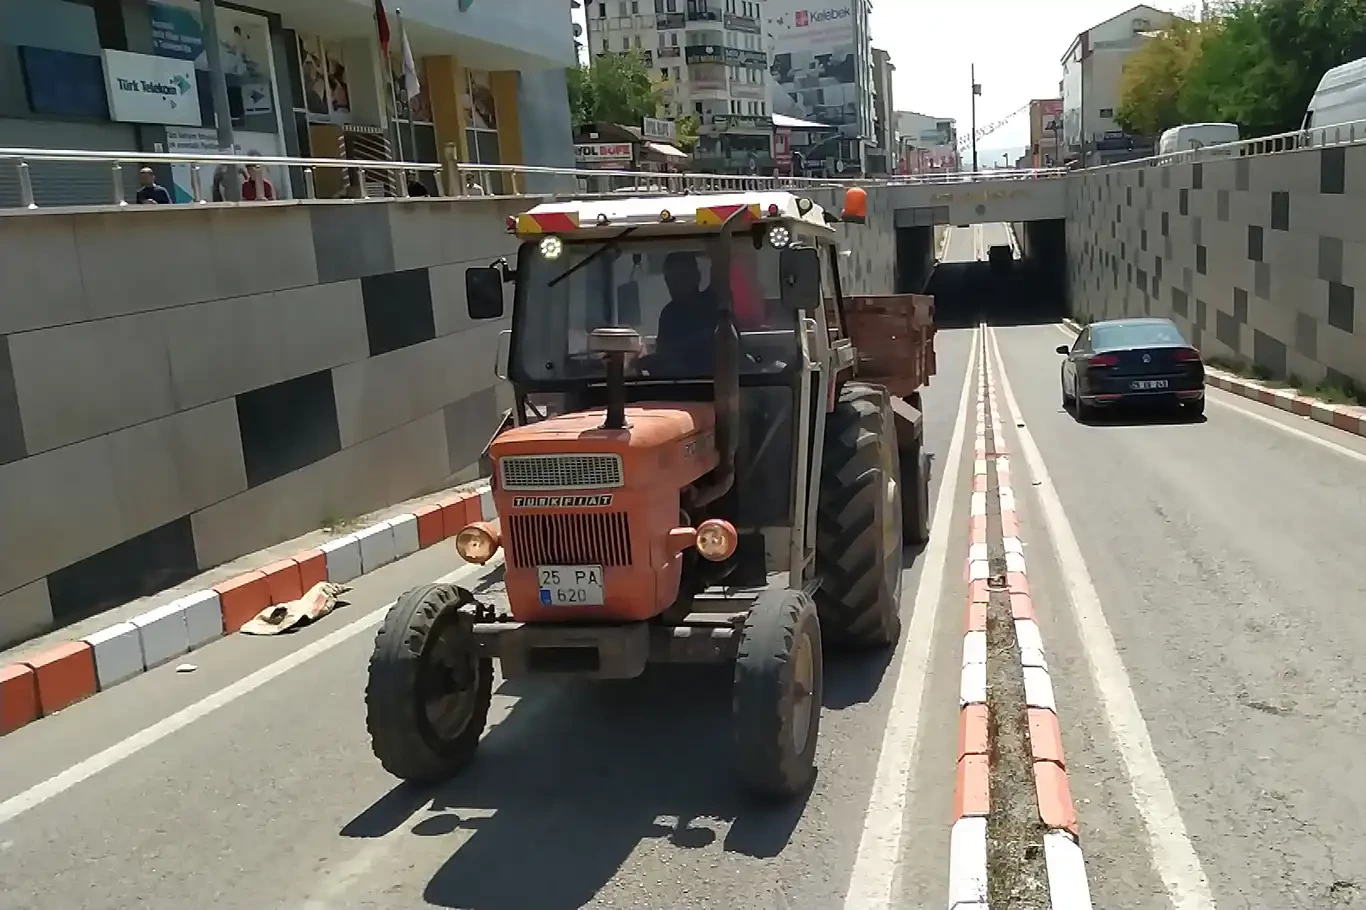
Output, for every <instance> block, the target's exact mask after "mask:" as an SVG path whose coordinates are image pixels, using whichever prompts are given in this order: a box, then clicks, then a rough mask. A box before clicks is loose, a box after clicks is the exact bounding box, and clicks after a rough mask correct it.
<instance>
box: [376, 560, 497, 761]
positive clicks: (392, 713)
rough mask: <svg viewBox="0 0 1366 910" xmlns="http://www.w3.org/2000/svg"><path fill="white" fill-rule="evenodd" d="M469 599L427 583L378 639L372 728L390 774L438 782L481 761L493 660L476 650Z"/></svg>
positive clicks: (395, 611) (392, 614)
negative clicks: (466, 610)
mask: <svg viewBox="0 0 1366 910" xmlns="http://www.w3.org/2000/svg"><path fill="white" fill-rule="evenodd" d="M468 596H469V595H467V594H465V593H464V592H463V591H461V590H460V589H459V588H457V587H455V586H453V585H423V586H421V587H418V588H414V589H412V590H411V591H409V592H407V593H406V594H404V595H403V596H402V597H400V598H399V599H398V601H397V602H396V603H395V604H394V605H393V607H391V608H390V609H389V612H388V614H387V615H386V616H385V617H384V623H383V624H382V625H381V626H380V629H379V632H378V633H377V634H376V636H375V650H374V652H373V653H372V654H371V656H370V675H369V680H368V681H367V683H366V686H365V726H366V728H367V729H368V730H369V731H370V745H371V748H372V749H373V751H374V753H375V757H376V758H378V759H379V762H380V764H381V765H383V766H384V770H386V771H388V772H389V773H390V774H392V775H394V776H395V777H397V778H400V779H402V780H410V781H415V782H418V783H433V782H436V781H440V780H444V779H446V778H448V777H452V776H454V775H455V774H456V773H458V772H459V771H461V770H462V769H464V767H465V766H466V765H467V764H469V762H470V760H471V759H473V758H474V751H475V749H476V748H478V746H479V738H480V736H482V735H483V733H484V725H485V723H486V722H487V720H488V712H489V702H490V700H491V699H492V697H493V661H491V660H489V659H488V658H486V657H479V656H478V653H477V652H476V651H475V647H474V624H473V620H472V618H471V617H469V616H467V615H463V614H461V613H460V612H459V610H460V607H461V606H462V605H463V604H464V602H465V600H464V599H465V598H466V597H468Z"/></svg>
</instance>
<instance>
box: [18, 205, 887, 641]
mask: <svg viewBox="0 0 1366 910" xmlns="http://www.w3.org/2000/svg"><path fill="white" fill-rule="evenodd" d="M813 195H815V196H816V197H817V201H818V202H820V203H822V204H825V205H829V206H834V205H835V204H836V203H837V200H836V198H835V194H834V193H830V192H818V193H816V194H813ZM822 197H828V198H822ZM530 204H534V202H530V201H528V200H525V199H522V200H496V199H482V200H459V201H455V200H440V199H429V200H418V199H413V200H407V201H404V202H401V203H395V202H385V201H383V200H374V201H373V202H371V203H355V202H346V203H330V202H318V203H312V204H302V205H287V206H269V207H239V208H231V207H203V208H201V207H197V206H177V207H174V208H169V209H167V208H159V207H147V208H142V209H139V208H136V207H130V208H129V210H127V211H120V212H97V211H91V212H82V213H72V212H69V211H68V212H65V213H63V212H52V213H48V212H41V211H40V212H37V213H32V214H30V213H23V214H16V215H13V216H11V217H0V516H3V520H0V646H3V645H4V644H7V643H10V642H13V641H17V640H21V639H23V638H27V637H29V636H31V635H34V634H37V633H40V632H42V631H45V630H46V629H48V628H51V627H52V626H53V625H55V624H60V623H62V622H64V621H67V620H74V619H77V618H81V617H83V616H86V615H89V614H92V613H95V612H98V611H99V610H101V609H105V608H107V607H109V606H113V605H115V604H118V603H122V602H124V601H126V600H129V599H132V598H135V597H138V596H141V595H143V594H148V593H152V592H155V591H158V590H161V589H164V588H166V587H169V586H171V585H174V584H176V583H178V582H180V581H182V580H184V579H186V578H188V577H190V576H193V575H195V574H197V573H198V572H199V571H201V570H203V569H207V568H209V567H212V566H216V565H219V564H221V563H224V562H226V561H228V560H231V559H234V558H236V557H238V556H241V555H243V554H245V553H250V552H253V551H255V550H258V549H261V548H263V547H266V546H270V545H273V544H275V543H279V542H281V541H283V540H288V539H290V538H292V537H295V536H297V535H299V534H303V533H306V532H308V531H310V530H312V529H314V528H317V527H319V526H320V525H322V524H324V523H325V522H327V521H329V520H336V519H344V518H349V517H352V516H355V515H360V514H364V513H366V512H369V511H372V510H375V509H378V508H382V507H384V506H387V505H389V504H392V503H396V502H401V501H403V500H405V499H408V498H410V497H413V496H417V495H420V494H422V493H425V492H428V491H432V490H437V489H441V488H442V487H444V486H447V485H449V484H451V483H456V482H461V481H465V480H472V479H474V478H475V477H476V476H477V474H478V460H479V456H480V455H481V454H482V452H483V448H484V445H485V443H486V442H487V441H488V438H489V435H490V434H491V432H492V429H493V424H494V422H495V420H496V419H497V417H498V415H500V414H501V413H502V411H503V409H504V408H506V407H509V406H510V399H511V395H510V390H509V389H508V387H507V386H506V384H505V383H499V382H497V381H496V380H495V378H494V373H493V371H494V358H495V356H496V351H497V348H498V334H499V332H501V331H502V330H503V329H504V328H506V326H507V322H506V320H503V321H498V322H490V323H474V322H472V321H471V320H470V319H469V317H468V314H467V312H466V307H465V291H464V287H465V285H464V272H465V269H466V267H467V266H469V265H471V264H480V265H482V264H486V263H488V262H491V261H492V260H494V259H495V258H497V257H499V256H508V257H509V258H512V257H513V256H514V255H515V240H514V239H513V238H511V237H510V236H509V235H508V234H507V232H506V229H505V219H506V217H507V216H508V215H509V214H512V213H514V212H517V211H521V210H524V209H525V208H527V207H528V206H529V205H530ZM890 206H891V203H890V201H889V200H887V199H874V200H870V211H869V215H870V219H869V221H870V223H869V224H868V225H866V226H851V227H849V228H848V230H849V231H850V232H851V234H850V240H851V241H853V242H852V243H850V244H849V245H848V248H851V249H852V252H851V254H850V256H849V257H848V258H847V259H846V260H845V272H846V275H847V280H846V289H847V290H849V291H850V292H852V293H885V292H890V291H891V290H892V282H893V280H894V278H893V276H894V272H895V249H896V247H895V232H894V229H893V227H892V211H891V207H890ZM855 231H856V232H857V233H852V232H855Z"/></svg>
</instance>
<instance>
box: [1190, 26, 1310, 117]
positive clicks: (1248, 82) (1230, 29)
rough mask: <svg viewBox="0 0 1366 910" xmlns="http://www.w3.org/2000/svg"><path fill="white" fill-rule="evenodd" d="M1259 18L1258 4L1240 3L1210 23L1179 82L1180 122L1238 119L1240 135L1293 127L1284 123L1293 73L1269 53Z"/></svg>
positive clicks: (1301, 109) (1302, 111)
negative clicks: (1285, 96)
mask: <svg viewBox="0 0 1366 910" xmlns="http://www.w3.org/2000/svg"><path fill="white" fill-rule="evenodd" d="M1260 16H1261V11H1260V7H1259V6H1258V5H1253V4H1243V5H1240V6H1238V7H1235V8H1233V9H1231V10H1228V11H1226V13H1225V15H1223V16H1221V17H1220V18H1219V19H1218V20H1217V21H1216V22H1215V23H1214V24H1213V25H1212V27H1211V29H1210V32H1209V34H1207V35H1206V39H1205V41H1204V42H1202V44H1201V53H1200V58H1199V59H1198V60H1197V61H1196V62H1195V64H1194V65H1193V66H1192V67H1191V69H1190V72H1189V73H1187V76H1186V82H1185V84H1184V85H1183V86H1182V96H1181V114H1182V120H1183V121H1184V122H1187V123H1198V122H1220V123H1236V124H1238V126H1239V129H1240V131H1241V132H1242V134H1243V135H1244V136H1259V135H1266V134H1268V133H1277V132H1282V131H1283V130H1285V129H1293V127H1294V124H1293V123H1291V124H1290V125H1288V126H1283V125H1282V124H1283V123H1285V119H1286V118H1285V114H1284V109H1285V108H1286V104H1287V102H1285V100H1284V99H1283V97H1282V95H1283V93H1284V88H1285V85H1286V84H1287V81H1288V80H1289V79H1291V77H1292V73H1291V72H1290V71H1289V68H1288V67H1287V65H1286V63H1285V62H1284V61H1283V60H1280V59H1278V58H1277V57H1276V56H1275V55H1274V54H1273V53H1272V51H1271V47H1270V45H1269V44H1268V42H1267V37H1266V34H1265V31H1264V29H1263V24H1262V22H1261V21H1260ZM1316 81H1317V80H1316ZM1311 91H1312V89H1311ZM1299 110H1300V115H1301V116H1303V114H1304V107H1303V105H1301V107H1300V109H1299Z"/></svg>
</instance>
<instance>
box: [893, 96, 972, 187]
mask: <svg viewBox="0 0 1366 910" xmlns="http://www.w3.org/2000/svg"><path fill="white" fill-rule="evenodd" d="M892 121H893V124H894V128H895V131H896V137H897V138H896V141H897V157H898V161H897V166H898V168H899V169H900V173H903V174H924V173H929V172H933V171H956V170H959V169H960V164H961V162H960V156H959V153H958V121H956V120H954V119H953V118H952V117H932V116H930V115H929V114H918V113H916V112H915V111H896V112H895V113H894V114H893V115H892Z"/></svg>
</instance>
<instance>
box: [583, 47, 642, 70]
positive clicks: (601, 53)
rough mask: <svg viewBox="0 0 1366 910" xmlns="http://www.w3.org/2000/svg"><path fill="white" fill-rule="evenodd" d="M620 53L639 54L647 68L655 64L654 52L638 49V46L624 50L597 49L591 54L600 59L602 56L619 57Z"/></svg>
mask: <svg viewBox="0 0 1366 910" xmlns="http://www.w3.org/2000/svg"><path fill="white" fill-rule="evenodd" d="M622 54H640V56H641V58H642V59H643V60H644V61H645V66H646V67H647V68H648V67H652V66H654V65H655V55H654V52H653V51H647V50H642V49H640V48H638V47H633V48H631V49H630V50H624V51H598V52H597V53H596V54H594V55H593V56H594V57H597V58H598V59H601V58H603V57H619V56H621V55H622Z"/></svg>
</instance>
